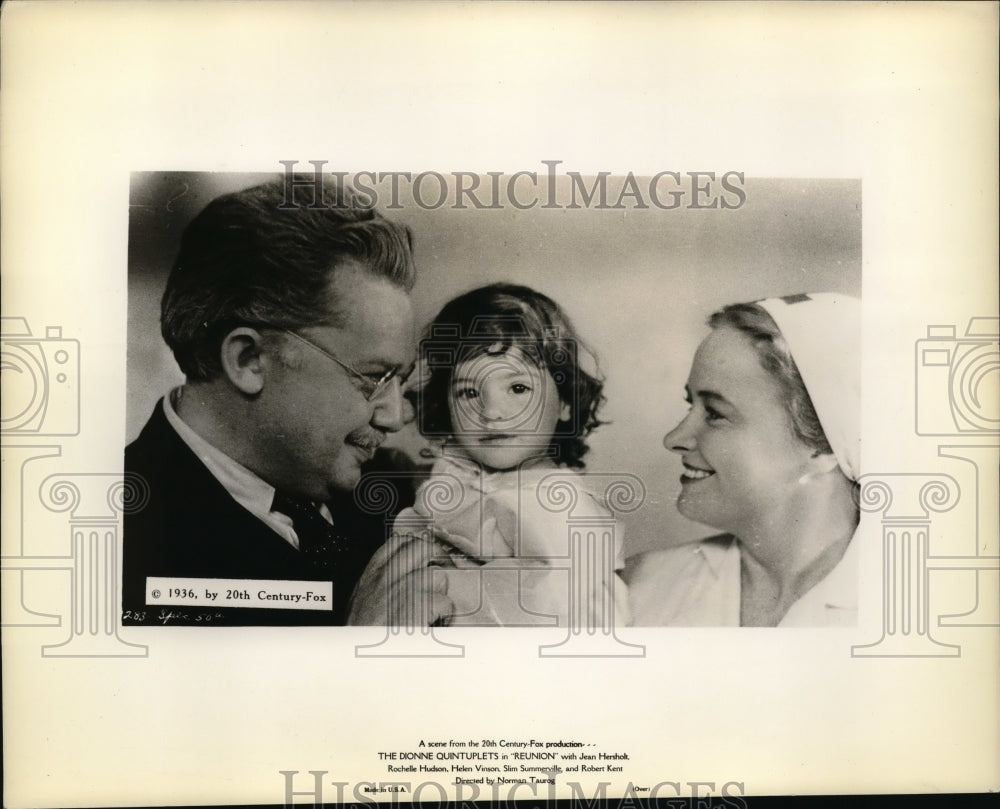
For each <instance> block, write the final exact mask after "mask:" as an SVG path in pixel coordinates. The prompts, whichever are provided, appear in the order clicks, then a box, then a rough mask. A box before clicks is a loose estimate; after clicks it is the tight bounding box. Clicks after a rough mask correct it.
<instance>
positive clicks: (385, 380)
mask: <svg viewBox="0 0 1000 809" xmlns="http://www.w3.org/2000/svg"><path fill="white" fill-rule="evenodd" d="M282 331H283V332H284V333H285V334H287V335H289V336H290V337H294V338H295V339H296V340H298V341H299V342H300V343H305V344H306V345H307V346H310V347H311V348H314V349H316V350H317V351H318V352H319V353H320V354H322V355H323V356H324V357H326V358H327V359H330V360H333V361H334V362H335V363H337V365H339V366H340V367H341V368H343V369H344V370H345V371H347V373H349V374H350V375H351V376H353V377H354V378H355V379H356V380H358V387H359V388H360V390H361V395H362V396H364V397H365V401H367V402H370V401H372V400H373V399H377V398H378V397H379V396H380V395H381V394H382V393H383V392H385V390H386V389H387V388H388V387H389V385H390V384H391V383H392V380H393V379H399V380H400V383H401V384H402V383H404V382H405V381H406V379H407V377H408V376H409V375H410V371H411V370H412V368H410V369H406V370H405V371H403V372H400V369H399V368H390V369H389V370H388V371H386V372H385V373H384V374H382V375H381V376H377V375H376V374H363V373H361V371H356V370H355V369H354V368H352V367H351V366H350V365H348V364H347V363H346V362H344V361H343V360H338V359H337V358H336V357H335V356H333V354H331V353H330V352H329V351H327V350H326V349H325V348H322V347H321V346H318V345H316V343H314V342H313V341H312V340H307V339H306V338H305V337H303V336H302V335H301V334H296V333H295V332H294V331H289V330H288V329H282Z"/></svg>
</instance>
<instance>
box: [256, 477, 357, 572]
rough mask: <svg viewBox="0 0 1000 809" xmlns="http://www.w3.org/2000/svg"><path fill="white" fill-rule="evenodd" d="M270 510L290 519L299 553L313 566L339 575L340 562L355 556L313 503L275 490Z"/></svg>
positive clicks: (346, 540) (348, 545)
mask: <svg viewBox="0 0 1000 809" xmlns="http://www.w3.org/2000/svg"><path fill="white" fill-rule="evenodd" d="M271 510H272V511H280V512H281V513H282V514H284V515H286V516H288V517H291V520H292V527H293V528H294V529H295V533H296V535H297V536H298V538H299V551H300V552H301V553H302V555H303V556H304V558H305V559H306V560H307V561H308V562H309V563H310V564H311V565H312V566H313V567H316V568H320V569H323V570H327V569H329V574H330V576H331V577H332V576H334V575H336V574H337V573H338V572H340V571H339V570H338V563H341V564H343V563H344V562H346V561H347V560H348V559H349V558H350V556H351V555H352V554H351V551H352V547H351V540H350V539H348V538H347V537H344V536H341V535H340V534H338V533H337V532H336V531H335V530H334V528H333V526H332V525H330V523H328V522H327V521H326V520H325V519H323V515H322V514H320V513H319V510H318V509H317V508H316V506H315V505H313V503H312V502H311V501H309V500H306V499H305V498H302V497H296V496H294V495H289V494H287V493H285V492H280V491H275V493H274V501H273V502H272V504H271Z"/></svg>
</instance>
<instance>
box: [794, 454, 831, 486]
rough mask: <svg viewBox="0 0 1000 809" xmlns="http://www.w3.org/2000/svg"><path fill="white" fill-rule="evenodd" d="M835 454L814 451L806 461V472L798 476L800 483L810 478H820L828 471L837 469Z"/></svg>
mask: <svg viewBox="0 0 1000 809" xmlns="http://www.w3.org/2000/svg"><path fill="white" fill-rule="evenodd" d="M839 468H840V467H839V464H838V463H837V456H836V455H834V454H833V453H832V452H814V453H813V454H812V457H810V458H809V460H808V461H807V463H806V472H805V474H804V475H802V477H801V478H799V482H800V483H805V482H806V481H807V480H809V479H811V478H820V477H823V476H824V475H828V474H829V473H830V472H832V471H834V470H835V469H836V470H839Z"/></svg>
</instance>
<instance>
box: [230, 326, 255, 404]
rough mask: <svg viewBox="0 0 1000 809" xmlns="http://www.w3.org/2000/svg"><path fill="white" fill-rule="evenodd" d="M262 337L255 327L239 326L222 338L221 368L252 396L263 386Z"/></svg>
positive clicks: (234, 382) (238, 386) (237, 386)
mask: <svg viewBox="0 0 1000 809" xmlns="http://www.w3.org/2000/svg"><path fill="white" fill-rule="evenodd" d="M263 353H264V347H263V338H262V337H261V336H260V332H258V331H257V330H256V329H251V328H249V327H246V326H241V327H240V328H238V329H233V330H232V331H231V332H229V334H227V335H226V336H225V337H224V338H223V339H222V347H221V361H222V370H223V372H224V373H225V374H226V377H227V378H228V379H229V381H230V382H232V383H233V385H234V386H235V387H236V388H237V389H238V390H240V391H241V392H242V393H245V394H247V395H248V396H254V395H256V394H258V393H260V392H261V390H263V388H264V365H265V361H264V359H263Z"/></svg>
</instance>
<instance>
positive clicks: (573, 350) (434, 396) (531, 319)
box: [394, 283, 627, 628]
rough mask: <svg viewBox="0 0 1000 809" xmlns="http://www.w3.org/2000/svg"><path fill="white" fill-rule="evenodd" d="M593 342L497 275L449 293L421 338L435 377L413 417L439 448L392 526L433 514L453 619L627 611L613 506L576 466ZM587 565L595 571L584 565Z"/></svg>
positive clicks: (583, 620)
mask: <svg viewBox="0 0 1000 809" xmlns="http://www.w3.org/2000/svg"><path fill="white" fill-rule="evenodd" d="M586 353H587V352H586V350H585V348H584V347H583V346H582V345H581V343H580V342H579V340H578V339H577V338H576V336H575V333H574V331H573V328H572V326H571V325H570V322H569V320H568V319H567V318H566V316H565V315H564V314H563V312H562V311H561V310H560V308H559V307H558V306H557V305H556V304H555V303H554V302H553V301H552V300H551V299H549V298H548V297H546V296H545V295H542V294H540V293H538V292H535V291H534V290H532V289H529V288H528V287H524V286H516V285H513V284H502V283H501V284H492V285H490V286H486V287H481V288H479V289H475V290H473V291H471V292H468V293H466V294H464V295H461V296H460V297H458V298H456V299H454V300H452V301H451V302H450V303H448V304H447V305H446V306H445V307H444V308H443V309H442V310H441V312H440V314H439V315H438V316H437V317H436V318H435V319H434V321H433V323H432V324H431V325H430V327H429V329H428V335H427V337H426V339H424V340H423V341H422V343H421V361H422V362H423V363H424V365H425V369H424V371H425V373H429V377H428V378H426V380H425V382H424V384H423V385H422V386H421V388H420V389H419V391H418V394H417V410H418V419H419V421H418V424H419V426H420V431H421V433H423V434H424V435H425V436H427V437H429V438H432V439H435V438H436V439H438V440H439V441H440V442H441V447H440V455H439V457H438V459H437V461H436V462H435V464H434V467H433V469H432V471H431V477H430V478H429V479H428V480H427V481H426V482H425V483H424V484H423V485H422V486H421V487H420V488H419V489H418V491H417V496H416V503H415V505H414V507H413V508H412V509H406V510H404V511H403V512H402V513H401V514H400V515H399V517H397V520H396V523H395V525H394V530H395V531H396V532H397V533H405V532H408V531H413V530H414V527H415V526H418V525H419V524H420V523H421V521H423V522H424V524H426V522H427V520H428V519H430V520H432V521H433V531H434V535H435V537H436V538H437V539H438V540H441V541H442V543H443V546H444V548H445V551H444V553H442V554H439V557H438V558H437V559H435V565H436V566H438V567H440V568H441V569H440V570H439V569H435V570H434V571H433V575H435V576H438V575H444V576H446V577H447V596H448V598H449V599H450V600H451V602H452V603H453V604H454V614H453V616H452V618H451V620H450V624H451V625H463V624H464V625H498V624H499V625H507V626H511V625H514V626H525V625H541V626H553V625H556V624H558V625H560V626H568V625H570V621H572V622H573V625H574V627H582V626H586V627H594V628H597V627H599V626H600V625H602V622H603V624H604V625H609V624H610V623H611V622H612V621H614V622H617V623H625V622H626V620H627V598H626V591H625V585H624V583H623V582H622V581H621V580H620V579H619V578H618V576H617V575H616V574H615V572H614V571H617V570H621V569H622V567H623V557H622V553H621V537H620V535H617V534H618V532H617V531H615V523H614V519H613V516H612V514H611V512H610V511H609V510H608V509H607V508H606V506H605V505H604V504H603V502H602V499H601V498H600V497H599V496H596V495H594V494H592V493H591V492H589V491H587V490H586V488H585V484H586V483H587V480H586V478H585V476H583V475H580V474H579V473H576V472H571V471H568V470H570V469H580V468H583V466H584V461H583V456H584V455H585V454H586V452H587V451H588V447H587V443H586V440H585V439H586V437H587V436H588V435H589V434H590V433H591V431H593V429H594V428H595V427H597V426H598V425H599V424H600V422H599V421H598V419H597V409H598V406H599V405H600V404H601V402H602V401H603V396H602V394H601V389H602V387H603V385H602V383H601V381H600V380H599V379H598V378H597V376H596V374H597V371H596V367H595V368H594V373H593V374H592V373H588V372H587V371H585V370H584V369H583V368H582V367H581V364H580V355H586ZM567 497H570V498H573V499H574V502H573V505H572V506H571V507H570V506H569V505H568V501H567V500H566V498H567ZM580 519H583V520H584V521H586V522H587V525H588V526H589V528H585V529H583V533H582V535H583V536H584V537H586V536H587V535H588V533H587V532H588V531H589V541H590V542H591V544H592V545H593V544H594V543H596V544H597V547H596V549H595V547H590V548H589V549H588V547H587V546H586V544H585V543H586V542H587V541H588V540H587V539H581V538H580V536H581V532H580V530H579V529H578V530H577V531H576V534H577V537H576V538H575V539H572V538H571V536H570V534H571V528H572V527H573V524H574V523H575V522H576V521H577V520H580ZM595 526H596V528H595ZM415 533H419V529H418V530H417V531H415ZM616 535H617V536H616ZM595 537H596V539H595ZM602 542H604V543H605V544H604V545H603V546H602V545H601V543H602ZM611 543H613V544H611ZM584 564H587V565H589V566H590V567H593V568H594V569H593V570H591V569H589V567H588V569H587V570H586V571H585V572H584V573H581V570H580V567H581V565H584ZM571 568H572V569H571ZM571 579H572V581H573V582H574V583H577V588H576V589H575V590H574V589H572V588H571ZM571 603H572V604H573V605H574V609H573V610H572V612H571V609H570V605H571ZM612 605H613V609H612Z"/></svg>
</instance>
